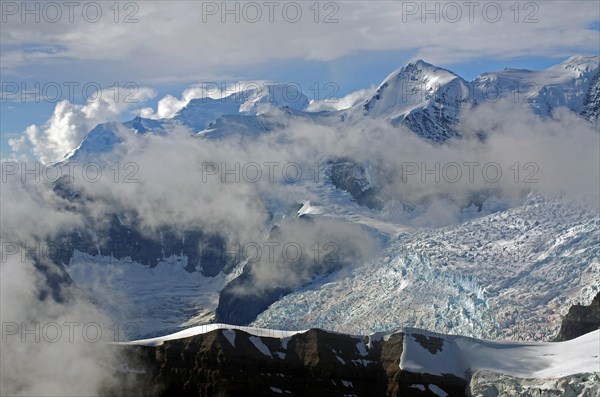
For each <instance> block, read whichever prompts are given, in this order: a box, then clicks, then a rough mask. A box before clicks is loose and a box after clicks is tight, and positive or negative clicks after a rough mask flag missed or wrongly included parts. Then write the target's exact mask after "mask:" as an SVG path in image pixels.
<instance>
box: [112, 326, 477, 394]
mask: <svg viewBox="0 0 600 397" xmlns="http://www.w3.org/2000/svg"><path fill="white" fill-rule="evenodd" d="M430 339H435V338H429V339H428V338H423V340H422V341H421V342H420V343H425V344H427V343H430V342H431V343H432V346H431V349H436V346H435V344H436V341H435V340H432V341H430ZM403 340H404V334H403V333H397V334H393V335H391V336H389V338H377V339H376V338H374V337H372V338H369V337H366V338H365V339H362V338H360V337H357V336H349V335H343V334H337V333H330V332H326V331H323V330H319V329H311V330H309V331H307V332H305V333H299V334H296V335H294V336H291V337H289V338H283V339H281V338H278V337H265V336H261V337H257V336H253V335H251V334H249V333H247V332H244V331H242V330H224V329H217V330H214V331H211V332H207V333H205V334H200V335H195V336H192V337H189V338H184V339H177V340H172V341H166V342H164V344H162V345H160V346H122V345H117V346H112V348H115V349H125V352H126V354H127V356H128V357H130V358H131V359H130V363H128V364H127V366H126V367H125V369H124V370H122V371H120V372H119V374H117V376H118V377H121V378H123V382H122V383H121V382H120V383H121V384H132V385H133V384H135V385H136V386H131V389H130V388H120V389H119V390H108V391H107V394H109V395H128V396H132V395H144V396H315V397H316V396H323V397H325V396H327V397H331V396H369V397H373V396H437V395H439V394H435V393H434V392H433V390H435V391H437V392H438V393H439V390H440V389H441V390H443V391H445V392H446V393H447V394H448V395H449V396H464V395H465V389H466V387H467V384H468V382H467V380H466V379H462V378H459V377H456V376H454V375H450V374H443V375H441V376H435V375H430V374H421V373H412V372H408V371H404V370H401V369H400V358H401V356H402V349H403ZM132 378H135V379H132ZM132 381H133V382H132Z"/></svg>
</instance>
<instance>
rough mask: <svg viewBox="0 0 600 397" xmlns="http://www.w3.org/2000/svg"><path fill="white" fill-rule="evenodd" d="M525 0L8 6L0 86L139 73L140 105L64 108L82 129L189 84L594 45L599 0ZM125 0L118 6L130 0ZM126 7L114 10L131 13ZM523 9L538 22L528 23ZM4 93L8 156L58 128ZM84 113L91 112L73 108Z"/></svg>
mask: <svg viewBox="0 0 600 397" xmlns="http://www.w3.org/2000/svg"><path fill="white" fill-rule="evenodd" d="M529 3H532V2H528V3H527V2H525V3H520V4H521V5H522V8H523V9H521V10H520V11H519V15H518V17H517V16H516V15H515V14H514V11H513V10H509V9H508V5H507V4H508V3H503V4H504V5H503V7H504V8H503V9H502V12H503V14H502V15H503V17H502V18H501V19H499V20H497V21H495V22H494V23H491V22H490V19H489V18H490V17H489V12H488V15H487V17H486V15H485V14H483V13H482V12H479V11H478V12H475V13H474V20H473V21H469V20H468V18H467V16H466V10H462V11H463V13H464V15H463V17H462V18H461V19H460V20H459V21H458V22H457V23H449V22H448V21H445V20H444V18H441V20H440V21H439V22H437V21H436V20H435V15H434V16H433V17H432V15H427V14H426V13H425V15H423V13H422V12H420V11H421V10H416V11H415V9H414V7H413V5H414V4H416V5H417V6H418V5H419V3H415V2H384V1H377V2H370V3H367V2H340V3H336V4H338V6H337V7H338V8H337V9H333V8H332V9H329V8H327V7H328V6H327V4H328V3H326V2H324V3H320V4H321V7H322V9H321V10H320V11H321V12H320V14H319V19H321V20H322V19H324V16H325V14H327V13H330V12H331V11H335V13H334V14H333V15H334V17H335V18H336V19H337V21H338V22H336V23H331V24H325V23H322V22H323V21H321V20H319V21H318V22H319V23H316V22H315V21H314V20H313V19H316V17H315V15H314V14H312V13H311V12H312V11H311V10H309V9H308V8H303V10H304V18H303V19H301V20H299V21H298V23H288V21H287V20H286V19H285V15H280V14H277V13H275V14H274V15H275V18H274V19H275V20H274V22H273V23H271V22H270V21H266V20H264V18H263V19H261V20H260V21H259V22H258V23H247V21H246V23H245V21H244V16H243V15H242V18H241V21H239V22H237V23H236V22H235V21H226V22H225V23H223V21H222V20H221V17H222V16H219V15H218V14H216V15H209V16H207V15H205V14H206V13H205V11H206V9H204V8H202V7H204V6H201V5H199V4H202V3H198V2H175V3H170V4H168V5H166V4H162V3H160V2H141V3H139V4H138V3H136V4H138V9H137V11H136V13H135V15H134V16H135V18H136V19H137V21H138V22H136V23H132V24H125V23H121V22H122V21H118V22H119V23H115V22H114V21H113V17H114V15H112V14H111V13H110V10H108V9H104V10H103V12H104V14H103V19H101V20H99V21H96V22H94V23H89V20H86V18H82V16H81V15H79V14H77V13H76V14H75V18H74V21H73V22H71V21H67V20H66V17H64V18H63V19H64V20H63V19H61V20H59V21H58V23H44V20H43V19H44V18H43V17H44V15H42V19H41V21H40V22H35V21H33V20H29V21H27V20H26V21H25V23H23V22H22V20H21V17H20V15H19V14H18V10H17V11H15V10H12V9H11V10H8V11H10V12H7V10H4V9H3V11H4V14H5V15H3V19H2V26H1V27H2V29H1V31H0V39H1V44H2V46H1V49H0V54H1V55H2V61H1V79H2V84H3V85H2V90H4V91H5V90H6V88H7V87H8V86H7V84H9V85H12V87H13V88H14V84H15V83H16V84H18V85H19V86H20V84H21V83H23V84H25V86H26V87H27V88H28V89H31V88H34V87H35V85H36V84H39V85H40V86H41V87H46V88H48V89H49V91H50V92H52V91H51V88H52V84H58V85H59V86H60V87H62V92H61V95H60V96H59V99H69V100H70V102H72V104H73V105H79V106H80V107H81V106H83V105H85V100H84V96H83V95H82V92H81V89H80V88H76V89H75V91H74V92H75V95H74V96H73V98H69V95H68V89H67V88H66V87H67V86H66V85H65V84H69V83H77V84H79V87H81V86H83V85H84V84H87V83H92V84H94V85H95V84H97V85H98V86H100V87H102V88H103V89H108V88H109V87H111V86H114V84H115V83H118V85H120V86H123V85H124V84H126V83H128V82H134V83H135V84H136V86H139V87H145V89H142V90H140V102H139V103H137V104H134V105H127V106H124V105H123V104H118V105H119V106H110V109H104V110H103V109H100V110H97V109H90V110H88V112H91V111H92V110H93V111H94V112H97V113H95V114H94V115H92V116H90V117H89V119H88V120H83V124H80V125H76V124H69V123H77V122H79V121H81V120H79V121H78V119H77V118H76V117H71V116H69V112H68V111H65V112H63V113H62V114H61V117H65V120H62V121H64V123H63V124H60V123H59V124H57V125H62V126H66V127H61V128H66V129H69V128H70V129H72V130H73V131H79V132H77V133H78V134H81V130H82V129H85V128H88V127H89V125H91V124H93V123H95V122H103V121H108V120H110V119H121V120H124V119H130V118H132V117H133V116H134V114H135V113H136V112H137V111H139V109H140V108H141V107H151V108H153V109H156V106H157V103H158V101H159V100H160V99H161V98H163V97H165V96H166V95H173V96H175V97H177V98H179V97H180V96H181V93H182V92H183V91H184V90H185V89H186V88H187V87H189V86H191V85H194V84H197V83H201V82H233V81H240V80H242V81H253V80H270V81H277V82H280V83H290V82H295V83H297V84H299V85H300V87H301V88H302V90H303V92H304V93H305V94H306V95H307V96H309V97H313V96H314V91H312V90H311V88H310V87H311V86H314V84H317V85H318V86H319V87H323V86H324V84H325V83H327V82H334V84H335V86H336V87H338V88H339V91H338V92H337V93H336V96H338V97H341V96H343V95H345V94H348V93H350V92H353V91H356V90H358V89H362V88H368V87H370V86H374V85H377V84H379V83H380V82H381V80H383V79H384V78H385V77H386V76H387V75H388V74H389V73H390V72H392V71H393V70H395V69H397V68H399V67H401V66H403V65H405V64H406V63H407V62H409V61H411V60H414V59H417V58H422V59H424V60H426V61H428V62H431V63H434V64H436V65H438V66H442V67H445V68H447V69H450V70H452V71H453V72H455V73H457V74H459V75H460V76H462V77H463V78H465V79H467V80H472V79H474V78H475V77H476V76H477V75H478V74H480V73H482V72H486V71H495V70H501V69H503V68H505V67H511V68H526V69H534V70H535V69H545V68H547V67H549V66H551V65H554V64H556V63H559V62H560V61H562V60H564V59H565V58H567V57H568V56H570V55H574V54H598V53H599V52H600V5H599V4H598V3H597V2H588V1H575V2H561V1H553V2H545V3H539V4H538V6H537V7H538V8H537V9H534V8H531V9H530V8H527V7H528V6H527V4H529ZM59 4H60V3H59ZM102 4H104V3H102ZM106 4H108V3H106ZM111 4H112V3H111ZM241 4H242V6H241V7H243V6H244V3H241ZM304 4H305V5H303V7H308V5H306V4H308V3H304ZM311 4H312V3H311ZM441 4H444V3H443V2H442V3H441ZM482 4H484V6H485V4H486V2H482ZM496 4H497V3H496ZM511 4H513V3H511ZM536 4H537V3H536ZM120 5H121V7H123V8H124V7H125V5H126V3H120ZM408 6H410V7H413V8H409V7H408ZM3 7H4V6H3ZM106 7H108V5H106ZM121 11H122V12H121V14H119V19H123V18H124V12H125V11H126V10H124V9H123V10H121ZM134 11H135V10H134ZM532 12H535V13H534V14H532ZM6 14H9V15H6ZM13 14H14V15H13ZM408 14H410V15H408ZM529 15H533V16H534V17H535V20H537V22H535V23H523V22H524V21H525V20H526V17H527V16H529ZM78 17H79V18H78ZM424 17H425V20H423V18H424ZM442 17H444V15H443V14H442ZM115 18H116V17H115ZM211 18H212V19H211ZM427 18H429V20H427ZM432 18H433V19H432ZM30 19H31V18H30ZM517 19H518V21H517ZM530 19H531V18H530ZM515 21H517V22H515ZM90 92H94V89H93V87H92V90H91V91H90ZM113 93H114V91H113ZM124 93H125V94H126V93H127V91H125V92H124ZM321 93H322V94H323V92H321ZM5 96H6V94H5ZM5 96H3V99H5ZM6 98H7V100H6V101H5V100H3V101H2V102H1V106H2V109H1V115H0V116H1V117H0V133H1V134H2V139H1V140H0V143H1V145H2V155H3V157H6V156H7V155H8V154H9V153H10V148H9V145H8V139H9V138H11V137H13V138H14V137H18V136H21V135H22V134H23V131H25V129H26V128H27V127H28V126H30V125H32V124H35V125H37V126H38V128H39V129H40V134H50V133H54V134H56V133H57V128H58V127H57V128H54V129H51V130H49V131H45V130H44V123H45V122H46V121H47V120H48V119H49V118H50V117H51V116H52V114H53V112H54V111H55V106H56V103H53V102H51V101H48V100H40V101H38V102H37V103H36V102H27V101H23V100H22V99H21V98H20V97H16V98H15V97H14V96H11V95H8V96H6ZM121 98H122V97H121ZM120 105H123V106H120ZM69 117H70V118H69ZM79 117H80V118H81V117H87V116H86V115H83V116H82V115H81V112H80V114H79ZM74 133H75V132H74ZM60 134H62V132H60V131H59V135H60ZM57 139H58V138H57Z"/></svg>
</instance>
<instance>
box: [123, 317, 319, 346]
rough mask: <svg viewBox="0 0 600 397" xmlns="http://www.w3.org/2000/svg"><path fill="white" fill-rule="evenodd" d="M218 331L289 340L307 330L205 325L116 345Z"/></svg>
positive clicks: (147, 343) (157, 343)
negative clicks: (235, 331)
mask: <svg viewBox="0 0 600 397" xmlns="http://www.w3.org/2000/svg"><path fill="white" fill-rule="evenodd" d="M218 329H222V330H240V331H244V332H246V333H248V334H250V335H253V336H258V337H265V338H279V339H283V338H290V337H292V336H294V335H296V334H301V333H304V332H307V331H308V330H302V331H281V330H274V329H267V328H256V327H243V326H238V325H229V324H220V323H216V324H207V325H198V326H196V327H192V328H188V329H184V330H183V331H179V332H175V333H174V334H170V335H165V336H159V337H156V338H149V339H140V340H134V341H130V342H120V343H118V344H124V345H140V346H160V345H162V344H163V343H165V342H166V341H170V340H176V339H183V338H190V337H192V336H196V335H201V334H207V333H209V332H212V331H216V330H218Z"/></svg>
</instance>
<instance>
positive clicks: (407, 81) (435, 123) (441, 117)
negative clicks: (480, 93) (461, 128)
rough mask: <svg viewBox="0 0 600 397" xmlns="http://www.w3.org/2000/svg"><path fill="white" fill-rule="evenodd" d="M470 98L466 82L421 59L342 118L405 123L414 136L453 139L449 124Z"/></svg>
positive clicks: (396, 75)
mask: <svg viewBox="0 0 600 397" xmlns="http://www.w3.org/2000/svg"><path fill="white" fill-rule="evenodd" d="M468 97H469V83H467V82H466V81H465V80H463V79H462V78H461V77H459V76H457V75H456V74H454V73H452V72H450V71H448V70H446V69H442V68H439V67H436V66H434V65H431V64H429V63H426V62H424V61H422V60H419V61H415V62H411V63H409V64H408V65H406V66H405V67H403V68H401V69H399V70H396V71H394V72H392V73H391V74H390V75H389V76H388V77H387V78H386V79H385V80H384V81H383V82H382V83H381V84H380V85H379V87H378V88H377V90H376V91H375V93H374V95H373V96H372V97H371V98H370V99H368V100H367V101H366V102H365V103H364V104H358V105H355V106H354V107H353V108H351V109H350V110H349V111H348V112H347V116H345V118H346V119H347V120H349V121H351V122H356V121H357V120H360V117H361V116H366V117H369V118H378V119H385V120H388V121H389V122H390V123H391V124H392V125H398V124H401V123H402V124H405V125H407V126H408V127H409V128H410V129H411V130H412V131H413V132H415V133H416V134H418V135H420V136H422V137H425V138H428V139H432V140H435V141H444V140H446V139H448V138H451V137H453V136H456V134H457V132H456V131H454V130H453V129H452V125H453V124H454V123H456V122H457V121H458V120H459V116H460V111H461V108H462V107H463V106H464V105H466V103H467V101H468Z"/></svg>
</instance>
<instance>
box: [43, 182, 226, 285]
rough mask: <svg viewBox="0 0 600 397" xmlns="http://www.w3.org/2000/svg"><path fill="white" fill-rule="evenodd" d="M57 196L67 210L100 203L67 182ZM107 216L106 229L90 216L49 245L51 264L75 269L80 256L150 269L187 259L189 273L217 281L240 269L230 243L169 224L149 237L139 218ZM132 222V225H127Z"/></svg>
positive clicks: (57, 189) (56, 187) (60, 185)
mask: <svg viewBox="0 0 600 397" xmlns="http://www.w3.org/2000/svg"><path fill="white" fill-rule="evenodd" d="M54 192H55V193H56V194H57V195H58V196H59V197H61V198H63V199H65V201H66V202H67V203H68V204H67V208H66V209H67V210H71V211H82V209H81V208H79V206H82V208H85V207H84V204H85V203H86V202H93V201H94V200H95V199H94V198H92V197H87V196H85V195H82V194H80V192H78V191H77V190H76V189H74V188H73V186H72V184H71V183H69V182H68V178H61V179H60V180H58V181H57V182H56V183H55V185H54ZM127 215H128V216H125V215H124V214H119V213H117V212H114V213H110V214H106V216H105V218H104V222H103V224H102V225H98V224H97V222H96V221H95V220H94V219H92V218H91V217H89V218H88V219H86V221H85V225H84V227H83V228H80V229H75V230H72V231H69V232H66V233H62V234H60V235H58V236H57V237H55V238H54V239H53V240H52V241H49V242H48V259H50V260H51V261H54V262H56V263H59V264H62V265H63V266H67V265H69V262H70V261H71V258H72V257H73V253H74V252H75V251H79V252H83V253H86V254H89V255H92V256H97V255H102V256H110V257H113V258H115V259H123V258H127V257H129V258H131V260H132V261H134V262H138V263H140V264H142V265H145V266H148V267H155V266H156V265H157V264H158V262H159V261H161V260H162V259H165V258H168V257H170V256H178V255H183V256H186V257H187V266H186V270H188V271H189V272H193V271H200V272H201V273H202V274H203V275H204V276H207V277H214V276H216V275H217V274H219V273H220V272H221V271H223V272H225V273H227V272H228V271H230V270H231V269H232V268H233V266H235V259H236V258H232V257H228V256H227V255H226V244H227V242H226V241H225V239H224V238H223V237H222V236H220V235H217V234H214V233H205V232H204V231H203V230H201V229H200V228H193V227H190V228H188V229H185V230H181V229H176V228H174V227H172V226H170V225H164V226H162V227H161V228H159V230H156V231H153V232H151V233H144V232H143V231H142V226H141V225H140V223H141V222H139V219H138V218H137V215H136V214H127ZM124 219H126V220H124Z"/></svg>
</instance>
